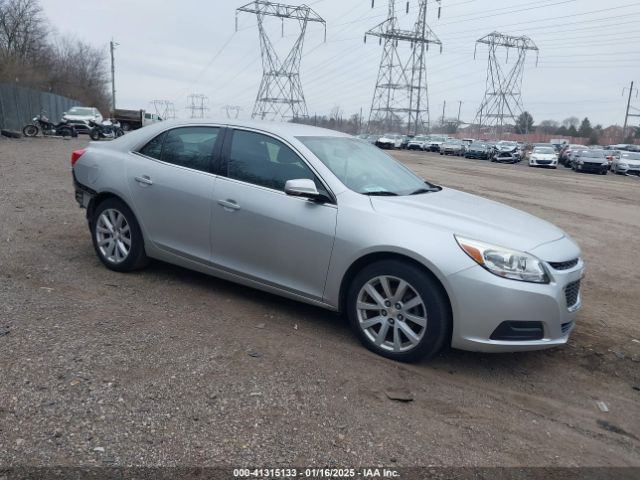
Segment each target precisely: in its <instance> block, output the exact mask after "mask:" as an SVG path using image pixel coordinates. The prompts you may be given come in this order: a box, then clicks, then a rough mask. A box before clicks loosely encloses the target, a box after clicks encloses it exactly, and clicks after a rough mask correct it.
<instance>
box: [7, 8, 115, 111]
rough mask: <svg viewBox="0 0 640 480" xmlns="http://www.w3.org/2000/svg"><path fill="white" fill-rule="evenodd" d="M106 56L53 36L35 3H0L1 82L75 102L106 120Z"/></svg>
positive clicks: (69, 39) (89, 46) (93, 49)
mask: <svg viewBox="0 0 640 480" xmlns="http://www.w3.org/2000/svg"><path fill="white" fill-rule="evenodd" d="M67 7H68V5H67ZM64 8H66V7H64ZM104 53H105V52H103V51H102V50H101V49H99V48H95V47H92V46H91V45H89V44H88V43H85V42H83V41H81V40H79V39H75V38H61V37H59V36H58V35H56V34H55V32H54V30H53V29H52V27H51V26H50V25H49V22H48V21H47V19H46V17H45V15H44V12H43V9H42V6H41V5H40V2H39V0H0V82H5V83H14V82H15V83H17V84H18V85H21V86H25V87H31V88H34V89H36V90H41V91H45V92H51V93H56V94H58V95H62V96H65V97H69V98H73V99H75V100H78V101H79V102H80V103H82V104H84V105H86V106H92V107H97V108H98V109H99V110H100V111H101V112H103V114H107V113H108V112H109V110H110V108H109V107H110V100H109V90H108V82H109V75H108V68H107V65H106V60H105V59H106V56H105V54H104ZM35 113H38V112H34V114H35Z"/></svg>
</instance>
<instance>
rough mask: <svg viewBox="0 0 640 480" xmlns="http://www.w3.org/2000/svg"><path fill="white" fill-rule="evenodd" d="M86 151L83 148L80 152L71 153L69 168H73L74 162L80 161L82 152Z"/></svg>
mask: <svg viewBox="0 0 640 480" xmlns="http://www.w3.org/2000/svg"><path fill="white" fill-rule="evenodd" d="M86 151H87V149H86V148H83V149H82V150H75V151H74V152H71V166H72V167H73V166H75V164H76V162H77V161H78V160H79V159H80V157H81V156H82V155H84V152H86Z"/></svg>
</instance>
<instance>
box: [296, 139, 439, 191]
mask: <svg viewBox="0 0 640 480" xmlns="http://www.w3.org/2000/svg"><path fill="white" fill-rule="evenodd" d="M296 138H297V139H298V140H300V141H301V142H302V143H303V144H304V145H305V146H306V147H307V148H308V149H309V150H311V151H312V152H313V154H314V155H315V156H316V157H318V158H319V159H320V160H321V161H322V163H324V164H325V165H326V166H327V168H329V170H331V172H333V174H334V175H335V176H336V177H338V179H339V180H340V181H341V182H342V183H343V184H344V185H345V186H346V187H347V188H349V189H350V190H353V191H354V192H357V193H361V194H364V195H374V194H390V195H410V194H412V193H415V192H417V191H419V190H421V189H425V188H427V187H431V188H433V186H432V185H429V184H425V182H424V180H422V179H421V178H420V177H418V176H417V175H415V174H414V173H413V172H411V170H409V169H408V168H406V167H405V166H404V165H402V164H400V163H399V162H397V161H396V160H394V159H393V158H392V157H390V156H389V155H387V154H386V153H384V152H383V151H381V150H380V149H378V148H377V147H374V146H372V145H371V144H368V143H363V142H360V141H358V140H356V139H355V138H349V137H296Z"/></svg>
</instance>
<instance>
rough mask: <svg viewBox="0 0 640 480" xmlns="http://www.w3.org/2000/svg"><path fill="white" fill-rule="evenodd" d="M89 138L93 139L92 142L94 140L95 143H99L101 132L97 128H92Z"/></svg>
mask: <svg viewBox="0 0 640 480" xmlns="http://www.w3.org/2000/svg"><path fill="white" fill-rule="evenodd" d="M89 138H91V140H93V141H94V142H97V141H98V140H100V132H99V131H98V129H97V128H92V129H91V130H90V131H89Z"/></svg>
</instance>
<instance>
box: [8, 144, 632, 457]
mask: <svg viewBox="0 0 640 480" xmlns="http://www.w3.org/2000/svg"><path fill="white" fill-rule="evenodd" d="M83 145H84V139H79V140H70V141H62V140H59V139H52V138H47V139H34V140H24V139H23V140H7V139H3V140H0V219H1V220H2V223H1V227H0V371H1V372H2V375H1V381H0V466H11V465H84V466H91V465H141V466H142V465H163V466H184V465H203V466H205V465H206V466H215V465H230V466H240V465H254V466H256V465H257V466H319V465H327V464H330V465H340V466H355V465H361V466H365V465H387V466H389V465H397V466H426V465H441V466H450V465H451V466H453V465H455V466H459V465H465V466H520V465H525V466H628V465H634V466H640V455H639V453H638V452H639V449H640V363H639V362H640V314H639V313H638V307H639V305H640V260H639V258H640V256H639V255H638V251H637V250H638V247H637V245H638V244H637V242H638V234H639V233H640V207H639V206H640V179H638V178H631V177H614V176H612V175H609V176H607V177H602V176H598V175H588V174H576V173H573V172H571V171H569V170H565V169H564V168H562V167H561V168H560V169H558V170H557V171H553V170H534V169H531V168H528V167H527V166H526V165H522V164H521V165H515V166H513V165H495V164H491V163H489V162H484V161H478V160H464V159H459V158H449V157H447V158H445V157H441V156H439V155H432V154H423V153H410V152H399V153H396V155H397V157H398V158H400V159H401V160H402V161H404V162H405V163H407V164H408V165H409V166H410V167H411V168H413V169H414V170H415V171H417V172H418V173H419V174H421V175H423V176H424V177H425V178H428V179H430V180H432V181H434V182H436V183H439V184H443V185H447V186H449V187H453V188H458V189H460V190H465V191H468V192H471V193H477V194H481V195H484V196H487V197H489V198H492V199H495V200H499V201H502V202H505V203H508V204H509V205H512V206H514V207H517V208H521V209H523V210H526V211H528V212H531V213H533V214H535V215H538V216H540V217H542V218H545V219H547V220H549V221H551V222H554V223H555V224H557V225H559V226H560V227H562V228H564V229H565V230H566V231H567V232H569V233H570V234H571V235H572V236H573V237H574V238H575V239H576V240H577V241H578V242H579V243H580V245H581V246H582V248H583V250H584V253H585V257H586V261H587V262H588V270H587V277H586V280H585V284H584V303H585V306H584V308H583V310H582V312H581V314H580V316H579V322H578V326H577V328H576V330H575V332H574V334H573V337H572V339H571V342H570V344H569V345H568V346H566V347H564V348H560V349H555V350H551V351H544V352H532V353H526V354H501V355H480V354H473V353H465V352H459V351H453V350H450V351H446V352H444V353H442V354H441V355H440V356H438V357H437V358H436V359H434V360H432V361H431V362H428V363H427V362H424V363H420V364H415V365H404V364H398V363H393V362H391V361H388V360H385V359H383V358H380V357H377V356H375V355H373V354H371V353H369V352H368V351H367V350H365V349H364V348H362V347H361V346H360V345H359V344H358V343H357V341H356V340H355V339H354V337H353V336H352V335H351V333H350V332H349V329H348V326H347V324H346V321H345V320H344V319H342V318H341V317H339V316H337V315H335V314H332V313H330V312H326V311H324V310H320V309H317V308H314V307H310V306H306V305H301V304H298V303H295V302H292V301H288V300H284V299H281V298H278V297H275V296H272V295H268V294H265V293H261V292H258V291H255V290H251V289H248V288H244V287H240V286H237V285H234V284H231V283H228V282H224V281H220V280H217V279H215V278H210V277H206V276H204V275H200V274H197V273H193V272H190V271H187V270H183V269H181V268H177V267H173V266H171V265H167V264H162V263H159V262H155V263H153V264H152V265H151V266H150V267H149V268H148V269H147V270H145V271H142V272H138V273H135V274H128V275H123V274H117V273H114V272H111V271H109V270H107V269H105V268H104V267H103V266H102V265H101V264H100V263H99V261H98V259H97V258H96V256H95V254H94V252H93V249H92V246H91V241H90V236H89V232H88V229H87V227H86V223H85V220H84V211H81V210H79V209H78V208H77V206H76V203H75V201H74V198H73V189H72V185H71V178H70V174H69V156H70V152H71V151H72V150H74V149H76V148H80V147H81V146H83ZM390 389H395V390H401V391H407V392H410V395H411V397H412V398H413V401H411V402H408V403H400V402H397V401H393V400H390V399H389V398H388V396H387V393H388V390H390ZM598 402H604V403H605V404H606V406H607V408H608V410H609V411H608V412H603V411H601V409H600V408H599V407H598Z"/></svg>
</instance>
